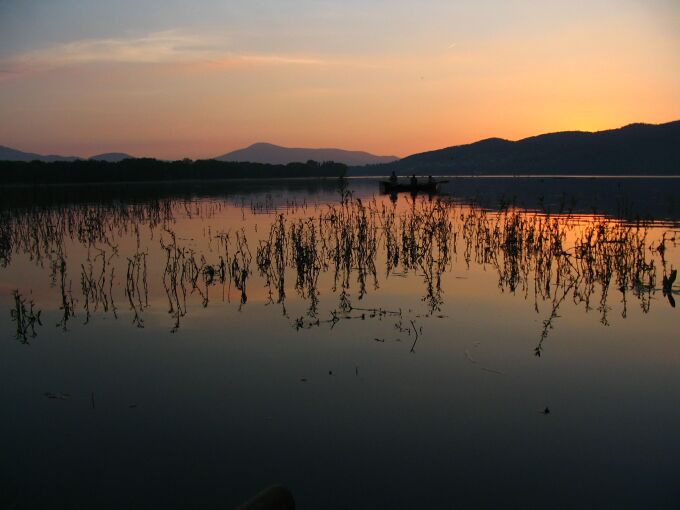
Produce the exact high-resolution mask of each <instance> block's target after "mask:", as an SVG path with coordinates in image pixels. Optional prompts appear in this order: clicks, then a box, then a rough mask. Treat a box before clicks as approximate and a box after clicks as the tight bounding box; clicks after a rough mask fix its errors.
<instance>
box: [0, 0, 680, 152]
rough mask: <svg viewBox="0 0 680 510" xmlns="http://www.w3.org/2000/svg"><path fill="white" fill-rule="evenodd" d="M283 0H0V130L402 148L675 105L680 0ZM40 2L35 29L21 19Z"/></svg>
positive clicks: (204, 147) (122, 144) (208, 148)
mask: <svg viewBox="0 0 680 510" xmlns="http://www.w3.org/2000/svg"><path fill="white" fill-rule="evenodd" d="M126 1H127V0H126ZM123 3H125V2H123ZM151 4H154V2H149V3H148V4H145V6H148V5H151ZM131 5H132V4H131ZM290 7H291V9H293V10H292V11H291V12H290V13H284V12H282V11H280V10H277V8H275V6H274V4H272V3H271V2H266V1H264V0H258V1H257V2H253V5H252V6H249V7H239V8H236V7H234V6H231V7H225V6H223V5H222V4H219V5H218V3H216V2H210V1H206V2H201V3H199V4H198V7H196V11H195V12H193V11H192V12H191V13H185V12H179V11H181V9H180V8H178V9H177V10H178V12H177V14H176V15H170V14H168V15H167V19H166V20H165V21H164V23H162V24H161V25H162V26H158V25H159V23H160V22H159V21H158V17H157V16H156V14H157V13H156V11H154V10H153V9H151V7H143V8H142V7H140V9H141V10H140V11H139V12H137V17H132V12H133V11H130V13H129V14H125V12H126V11H125V10H123V11H121V12H123V14H121V15H120V16H121V19H120V20H119V21H120V23H119V24H121V26H122V27H125V28H122V27H118V26H116V24H115V23H114V24H113V25H112V26H105V25H103V24H102V22H101V20H96V19H95V18H94V17H93V16H94V14H95V13H98V14H101V15H102V16H104V15H105V14H106V13H107V12H108V8H107V7H106V6H105V4H103V3H101V4H100V3H98V2H93V5H92V6H91V7H90V9H89V10H88V12H87V13H85V14H82V16H85V18H84V19H81V21H82V22H83V23H84V28H82V27H74V25H73V23H74V21H73V20H70V19H66V18H67V17H68V15H72V16H75V17H77V16H80V15H81V14H79V13H76V12H72V10H71V8H70V7H68V6H66V7H64V8H63V11H64V12H63V13H61V12H59V13H57V12H56V11H55V9H56V7H53V8H52V9H50V8H48V7H45V6H42V7H41V6H37V5H34V6H26V5H24V4H21V3H20V2H15V1H9V2H5V3H4V4H2V5H0V20H2V21H0V29H6V30H0V33H2V35H0V47H1V48H3V49H2V50H0V116H1V118H2V119H3V121H2V123H0V144H2V145H7V146H10V147H14V148H18V149H21V150H26V151H30V152H39V153H60V154H76V155H82V156H87V155H92V154H97V153H102V152H114V151H122V152H128V153H131V154H134V155H140V156H141V155H148V156H154V157H160V158H182V157H191V158H207V157H214V156H218V155H220V154H223V153H225V152H228V151H230V150H233V149H237V148H241V147H244V146H247V145H250V144H252V143H254V142H259V141H271V142H272V143H276V144H279V145H285V146H293V147H295V146H297V147H339V148H344V149H350V150H366V151H369V152H373V153H376V154H384V155H396V156H400V157H403V156H406V155H409V154H412V153H415V152H421V151H425V150H432V149H438V148H442V147H447V146H451V145H458V144H463V143H470V142H474V141H476V140H479V139H484V138H488V137H501V138H507V139H511V140H516V139H521V138H524V137H527V136H533V135H537V134H541V133H545V132H554V131H564V130H584V131H597V130H602V129H610V128H616V127H621V126H623V125H626V124H629V123H632V122H648V123H662V122H668V121H671V120H675V119H678V118H680V96H679V95H678V94H677V90H680V72H678V70H679V69H680V56H679V55H680V35H678V33H677V31H676V30H674V24H673V20H675V21H677V20H680V8H678V6H677V5H675V4H673V3H672V2H666V1H665V0H655V1H653V2H649V3H647V4H646V5H644V6H643V5H641V4H639V3H635V2H618V3H617V2H612V1H611V0H598V1H596V2H593V3H592V4H591V5H589V7H588V9H587V10H585V9H584V7H582V6H574V5H572V4H571V3H568V2H565V1H555V2H551V3H549V4H545V5H541V6H536V5H534V4H533V3H531V2H528V1H520V0H518V1H517V2H514V3H513V5H512V6H509V5H508V4H506V3H503V2H498V1H493V0H487V1H485V2H481V3H480V2H471V1H469V2H468V1H463V2H461V3H460V4H457V5H455V6H451V5H448V4H445V3H440V2H437V1H434V0H428V1H427V2H425V3H423V4H422V5H420V4H419V6H418V8H417V9H416V8H415V7H414V6H413V5H412V4H411V3H408V2H405V1H398V2H394V3H392V4H385V3H384V2H382V1H378V0H374V1H372V2H369V3H367V4H366V6H365V7H364V8H362V9H359V8H358V7H356V6H355V5H353V2H349V3H344V4H341V3H338V2H334V1H332V2H329V3H328V5H325V7H322V6H319V5H317V4H313V3H310V2H307V1H305V0H300V1H299V2H293V3H291V5H290ZM258 9H259V10H258ZM387 9H389V13H390V17H389V18H386V17H385V16H384V14H385V12H386V10H387ZM3 11H4V12H3ZM48 14H52V18H51V19H50V21H51V22H52V28H51V29H50V30H45V31H44V33H41V35H40V36H39V37H35V38H34V39H35V40H34V39H28V38H27V37H26V36H25V35H23V32H20V31H19V29H20V27H23V29H24V30H25V31H30V30H37V29H39V28H40V27H41V24H40V23H41V22H40V20H41V19H42V18H41V16H42V17H47V16H48ZM227 14H229V16H227ZM123 21H125V22H126V23H125V24H123V23H122V22H123ZM43 22H46V21H45V20H43Z"/></svg>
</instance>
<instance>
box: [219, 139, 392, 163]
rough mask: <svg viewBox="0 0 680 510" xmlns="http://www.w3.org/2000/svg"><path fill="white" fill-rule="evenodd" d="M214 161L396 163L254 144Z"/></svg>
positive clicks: (366, 156) (360, 155)
mask: <svg viewBox="0 0 680 510" xmlns="http://www.w3.org/2000/svg"><path fill="white" fill-rule="evenodd" d="M215 159H217V160H219V161H250V162H252V163H270V164H274V165H285V164H288V163H293V162H306V161H309V160H314V161H319V162H322V161H335V162H336V163H344V164H345V165H348V166H362V165H376V164H381V163H391V162H393V161H396V160H397V159H398V158H397V157H396V156H375V155H374V154H369V153H368V152H361V151H346V150H342V149H304V148H289V147H280V146H278V145H272V144H270V143H256V144H253V145H251V146H250V147H246V148H245V149H239V150H236V151H233V152H229V153H228V154H224V155H223V156H218V157H216V158H215Z"/></svg>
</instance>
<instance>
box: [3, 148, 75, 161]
mask: <svg viewBox="0 0 680 510" xmlns="http://www.w3.org/2000/svg"><path fill="white" fill-rule="evenodd" d="M77 159H79V158H77V157H75V156H55V155H49V156H43V155H42V154H34V153H32V152H22V151H18V150H16V149H11V148H10V147H5V146H4V145H0V161H46V162H49V161H75V160H77Z"/></svg>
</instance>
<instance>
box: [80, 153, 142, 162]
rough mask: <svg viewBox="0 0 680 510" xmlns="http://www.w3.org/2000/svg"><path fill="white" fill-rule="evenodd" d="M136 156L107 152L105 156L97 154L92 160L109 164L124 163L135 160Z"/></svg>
mask: <svg viewBox="0 0 680 510" xmlns="http://www.w3.org/2000/svg"><path fill="white" fill-rule="evenodd" d="M134 158H135V157H134V156H130V155H129V154H125V153H124V152H106V153H104V154H97V155H96V156H92V157H91V158H90V159H92V160H94V161H107V162H109V163H118V162H119V161H123V160H124V159H134Z"/></svg>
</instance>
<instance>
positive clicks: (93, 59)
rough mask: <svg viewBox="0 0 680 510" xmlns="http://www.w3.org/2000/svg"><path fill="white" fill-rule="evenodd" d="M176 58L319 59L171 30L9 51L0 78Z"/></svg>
mask: <svg viewBox="0 0 680 510" xmlns="http://www.w3.org/2000/svg"><path fill="white" fill-rule="evenodd" d="M102 63H117V64H179V65H190V66H196V65H197V66H200V67H201V68H205V69H211V68H213V69H219V68H226V67H233V66H237V65H239V64H256V65H319V64H322V63H323V61H321V60H319V59H315V58H307V57H303V56H297V55H293V56H291V55H276V54H238V53H234V52H231V51H229V44H228V40H226V39H225V38H218V37H214V36H207V35H195V34H189V33H184V32H181V31H176V30H169V31H163V32H155V33H151V34H147V35H145V36H141V37H128V38H105V39H87V40H81V41H74V42H70V43H66V44H59V45H54V46H50V47H46V48H41V49H38V50H34V51H30V52H25V53H20V54H16V55H13V56H11V57H9V58H6V59H4V60H2V61H0V70H1V72H0V79H1V78H2V77H3V76H4V77H8V76H11V75H22V74H28V73H39V72H44V71H49V70H53V69H58V68H64V67H77V66H84V65H90V64H102Z"/></svg>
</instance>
